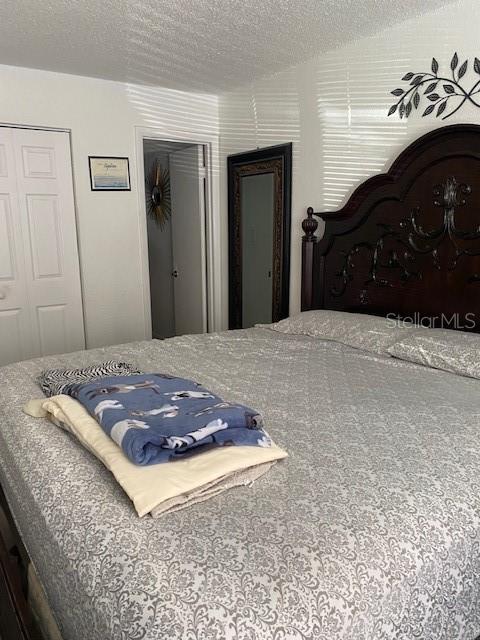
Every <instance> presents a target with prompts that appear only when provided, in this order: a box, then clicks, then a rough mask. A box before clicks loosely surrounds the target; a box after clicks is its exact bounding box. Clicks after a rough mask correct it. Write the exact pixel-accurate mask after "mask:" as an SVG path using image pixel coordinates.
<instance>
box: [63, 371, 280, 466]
mask: <svg viewBox="0 0 480 640" xmlns="http://www.w3.org/2000/svg"><path fill="white" fill-rule="evenodd" d="M62 392H63V393H65V394H67V395H70V396H72V397H73V398H75V399H76V400H78V402H80V403H81V404H82V405H83V406H84V407H85V409H86V410H87V411H88V413H89V414H90V415H91V416H93V417H94V418H95V419H96V420H97V422H98V423H99V424H100V426H101V427H102V429H103V430H104V431H105V433H106V434H107V435H109V436H110V437H111V438H112V440H114V441H115V442H116V443H117V444H118V445H119V446H120V447H122V449H123V451H124V452H125V454H126V455H127V457H128V458H129V459H130V460H131V461H132V462H134V463H135V464H140V465H147V464H155V463H159V462H169V461H171V460H178V459H181V458H184V457H185V456H188V455H192V454H197V453H200V452H202V451H206V450H208V449H210V448H212V447H224V446H232V445H237V446H239V445H241V446H245V445H247V446H261V447H269V446H271V440H270V438H269V437H268V435H267V433H266V432H265V431H263V430H262V426H263V422H262V418H261V416H260V415H259V414H258V413H257V412H256V411H254V410H253V409H250V408H249V407H245V406H243V405H241V404H236V403H231V402H224V401H223V400H222V399H221V398H219V397H218V396H216V395H215V394H213V393H211V392H210V391H208V390H207V389H205V388H204V387H202V386H201V385H200V384H198V383H197V382H194V381H192V380H186V379H184V378H177V377H175V376H170V375H167V374H163V373H155V374H151V373H149V374H138V375H126V376H111V377H106V378H100V379H98V380H93V381H91V382H86V383H80V384H78V383H72V384H70V385H66V386H65V387H64V388H63V391H62Z"/></svg>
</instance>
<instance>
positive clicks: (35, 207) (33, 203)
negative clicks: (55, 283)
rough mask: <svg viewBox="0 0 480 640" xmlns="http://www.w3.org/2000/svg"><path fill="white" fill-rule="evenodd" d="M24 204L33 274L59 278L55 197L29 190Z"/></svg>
mask: <svg viewBox="0 0 480 640" xmlns="http://www.w3.org/2000/svg"><path fill="white" fill-rule="evenodd" d="M26 204H27V215H28V234H29V237H30V247H29V249H30V250H31V256H32V268H33V278H34V279H35V280H38V279H39V278H60V277H61V276H62V275H64V273H63V264H62V263H63V258H62V237H61V232H60V225H61V223H60V213H59V206H58V197H57V196H56V195H46V194H40V195H38V194H29V195H27V201H26Z"/></svg>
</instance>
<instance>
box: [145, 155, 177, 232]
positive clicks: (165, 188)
mask: <svg viewBox="0 0 480 640" xmlns="http://www.w3.org/2000/svg"><path fill="white" fill-rule="evenodd" d="M145 187H146V188H145V193H146V196H147V214H148V216H149V217H150V218H152V220H155V222H156V223H157V224H158V225H159V226H160V228H162V227H163V226H164V225H165V223H166V222H167V220H168V219H169V218H170V216H171V214H172V201H171V197H170V173H169V171H168V169H167V168H163V167H162V165H161V164H160V163H159V162H158V160H157V161H155V162H154V163H153V165H152V168H151V170H150V173H149V175H148V176H147V177H146V178H145Z"/></svg>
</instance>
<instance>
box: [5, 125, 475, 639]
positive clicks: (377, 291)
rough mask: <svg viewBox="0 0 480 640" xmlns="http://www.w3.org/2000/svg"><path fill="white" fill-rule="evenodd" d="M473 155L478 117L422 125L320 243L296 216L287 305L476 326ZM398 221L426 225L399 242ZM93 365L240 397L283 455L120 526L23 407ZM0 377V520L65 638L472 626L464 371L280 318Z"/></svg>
mask: <svg viewBox="0 0 480 640" xmlns="http://www.w3.org/2000/svg"><path fill="white" fill-rule="evenodd" d="M479 150H480V127H473V126H454V127H446V128H444V129H440V130H437V131H435V132H433V133H431V134H428V135H427V136H426V137H424V138H422V139H420V140H419V141H417V142H416V143H415V144H414V145H413V146H411V147H410V148H409V149H407V150H406V151H405V152H404V153H403V154H402V155H401V156H400V158H399V159H398V160H397V161H396V163H394V165H393V167H392V170H391V171H390V172H389V174H386V175H385V176H380V177H379V176H377V177H376V178H374V179H372V180H370V181H368V182H367V183H365V184H364V185H362V186H361V187H360V188H359V189H358V190H357V192H355V194H354V195H353V196H352V198H351V200H350V201H349V203H347V205H346V207H345V208H344V209H342V210H341V211H339V212H337V213H334V214H321V216H320V217H323V219H324V220H325V224H326V230H325V235H324V239H323V240H321V241H318V239H317V237H316V236H315V229H316V225H317V221H316V216H315V214H314V212H313V210H311V209H310V210H309V211H308V215H307V218H306V220H305V221H304V223H303V228H304V231H305V236H304V238H303V271H302V305H303V308H304V310H314V309H327V310H329V309H333V310H336V311H339V312H352V311H353V312H358V311H360V312H362V313H365V314H373V315H377V316H387V315H388V314H394V315H395V316H397V315H398V316H401V317H402V318H405V317H406V316H408V315H409V314H410V315H411V314H413V313H418V314H421V316H422V318H425V317H434V318H437V319H435V320H434V321H433V322H434V324H435V323H437V324H438V323H439V322H440V320H439V319H438V318H439V316H440V314H441V313H444V314H445V315H446V316H447V317H450V316H451V315H452V314H457V315H456V316H455V317H456V318H457V321H458V324H459V325H460V324H462V323H463V324H465V323H467V321H469V320H471V318H470V315H468V317H467V314H471V313H472V314H474V320H473V326H470V325H471V323H470V322H469V328H471V329H473V330H474V331H475V330H476V331H479V330H480V324H477V323H476V322H475V314H476V313H478V311H479V306H480V298H479V294H478V287H479V286H480V284H479V282H480V277H479V275H478V274H480V235H479V231H478V229H477V227H478V226H479V224H480V214H479V213H478V209H479V207H478V204H480V188H478V187H477V184H478V183H479V180H478V177H479V176H480V164H479ZM453 179H455V184H456V185H457V187H456V188H454V184H453V182H452V180H453ZM447 181H448V183H447ZM441 185H444V186H443V187H442V186H441ZM445 185H447V186H445ZM469 185H470V186H469ZM432 199H433V200H434V201H435V202H438V203H440V204H438V205H436V204H433V203H432ZM417 207H418V209H417ZM412 211H415V212H416V213H414V214H413V216H414V218H415V220H414V227H415V228H416V229H417V230H420V231H421V233H420V235H422V234H423V235H425V234H427V235H428V237H425V238H422V239H421V241H420V240H416V239H415V238H413V244H412V242H411V240H410V234H412V233H414V231H412V228H413V227H412V219H411V217H410V218H408V216H411V215H412ZM457 211H461V217H460V216H459V217H458V219H456V218H455V214H456V212H457ZM420 216H426V217H425V218H422V222H420ZM405 220H407V221H405ZM408 220H410V222H408ZM444 227H445V231H443V228H444ZM456 233H457V235H458V233H460V234H463V237H462V238H456V235H455V234H456ZM465 234H468V237H467V236H465ZM436 243H437V244H436ZM427 244H428V247H427V246H426V245H427ZM400 247H402V250H400ZM415 247H416V249H415ZM452 247H453V248H452ZM459 247H460V248H459ZM417 249H418V251H417ZM427 249H430V250H427ZM460 254H461V255H460ZM455 258H456V262H455ZM463 324H462V326H463ZM106 359H118V360H121V361H126V362H131V363H132V364H134V365H136V366H138V367H139V368H141V369H143V370H145V371H149V370H154V369H155V370H157V369H159V368H161V369H162V370H165V371H169V372H171V373H173V374H176V375H180V376H184V377H194V378H195V379H198V380H199V381H201V382H202V383H203V384H204V385H205V386H206V387H207V388H210V389H212V390H214V391H215V392H216V393H218V394H219V395H221V396H222V397H224V398H225V399H226V400H232V401H236V402H242V403H245V404H249V405H252V406H255V407H257V408H258V409H260V410H261V412H262V414H263V416H264V418H265V421H266V424H267V426H268V430H269V432H270V434H271V435H272V437H273V438H274V440H275V441H276V442H277V443H278V444H279V445H280V446H282V447H283V448H285V449H286V450H287V451H288V452H289V458H288V459H287V460H286V461H283V462H281V463H279V464H277V465H276V466H275V467H274V468H273V469H272V470H271V471H270V472H269V473H268V474H266V475H265V476H264V477H263V478H262V479H260V480H259V481H257V482H256V483H255V484H254V485H253V486H252V487H248V488H241V489H235V490H232V491H229V492H226V493H224V494H222V495H221V496H218V497H216V498H215V499H212V500H209V501H207V502H205V503H203V504H201V505H197V506H193V507H191V508H190V509H187V510H184V511H180V512H177V513H173V514H169V515H166V516H164V517H162V518H161V519H159V520H154V519H152V518H150V517H145V518H142V519H140V518H138V517H137V515H136V514H135V512H134V511H133V509H132V506H131V504H130V503H129V501H128V500H127V498H126V496H125V495H124V494H123V493H122V491H121V489H120V488H119V486H118V485H116V484H115V482H114V481H113V480H112V478H111V476H110V475H109V473H108V471H107V470H106V469H105V468H104V467H103V466H102V465H101V464H100V463H99V462H98V461H97V460H96V459H95V458H94V457H93V456H92V455H91V454H89V453H88V452H87V451H85V450H84V449H82V448H81V447H80V446H78V444H77V443H76V442H75V441H74V440H73V439H72V438H71V437H70V436H69V434H67V433H65V432H63V431H62V430H60V429H58V428H56V427H55V426H54V425H52V424H50V423H48V422H47V421H44V420H34V419H32V418H29V417H28V416H26V415H25V414H24V413H23V412H22V406H23V405H24V403H25V402H26V401H27V400H29V399H31V398H32V397H37V396H38V395H39V388H38V386H37V385H36V383H35V377H36V375H37V374H38V373H39V372H40V371H41V370H42V369H44V368H50V367H55V366H62V365H65V366H68V367H72V366H84V365H89V364H93V363H100V362H102V361H104V360H106ZM0 385H1V386H0V388H1V398H0V481H1V485H2V487H3V491H4V493H5V496H6V501H7V503H8V504H7V510H8V513H9V514H10V515H11V516H13V520H14V525H15V526H14V529H15V530H16V531H18V532H19V534H20V536H21V541H22V542H21V546H22V548H24V550H25V557H27V556H28V558H29V559H30V561H31V563H32V564H33V565H34V567H35V570H36V573H37V574H38V576H39V579H40V581H41V583H42V585H43V587H44V589H45V592H46V594H47V597H48V602H49V606H50V608H51V610H52V612H53V615H54V616H55V619H56V621H57V623H58V627H59V629H60V631H61V634H62V636H63V638H64V640H107V639H114V638H115V640H117V639H120V638H122V639H125V640H126V639H127V638H128V639H132V640H133V639H135V640H140V639H145V640H153V639H155V640H159V639H162V640H163V639H164V638H165V639H166V638H168V639H169V640H180V639H182V640H189V639H190V640H194V639H195V640H197V639H202V640H203V639H207V638H208V639H212V640H213V639H222V640H224V639H225V640H227V639H228V640H233V639H235V640H240V639H242V640H246V639H248V640H297V639H298V640H300V639H302V640H306V639H312V640H313V639H315V640H393V639H395V640H397V639H405V640H407V639H408V640H411V639H412V638H421V639H422V640H474V638H476V637H477V636H478V635H479V633H480V580H479V578H478V576H479V575H480V444H479V439H478V433H479V422H480V404H479V397H480V396H479V392H480V380H478V379H474V378H472V377H467V376H466V375H457V374H455V373H452V372H447V371H442V370H439V369H436V368H432V367H428V366H424V365H423V366H422V365H419V364H415V363H412V362H408V361H406V360H402V359H399V358H395V357H391V356H390V355H388V354H386V355H385V354H382V353H376V352H375V351H374V350H370V349H365V348H361V345H360V347H359V346H358V345H357V346H355V345H354V346H352V345H348V344H345V343H342V342H341V341H337V340H325V339H321V338H319V337H317V336H314V335H299V334H298V333H295V332H294V331H288V325H287V330H285V328H284V330H283V331H279V330H274V328H268V327H257V328H252V329H246V330H239V331H230V332H224V333H217V334H207V335H202V336H182V337H179V338H174V339H171V340H165V341H150V342H138V343H132V344H127V345H119V346H115V347H108V348H104V349H96V350H91V351H86V352H79V353H76V354H68V355H62V356H51V357H48V358H42V359H38V360H33V361H27V362H21V363H18V364H14V365H9V366H7V367H4V368H2V369H0ZM5 546H8V545H5ZM20 555H22V554H20ZM0 558H2V555H1V554H0ZM4 566H5V564H4ZM17 586H18V585H17ZM11 590H14V589H11ZM24 590H25V586H24V587H23V591H24ZM21 591H22V589H21V588H20V587H19V588H18V589H17V595H18V594H19V593H21ZM14 608H15V607H14ZM19 608H21V607H20V605H18V606H17V618H18V619H24V616H23V614H22V612H21V611H18V609H19ZM86 612H87V613H86ZM21 633H24V634H25V635H24V636H19V637H28V633H29V631H28V630H26V628H24V629H23V630H22V631H21ZM12 637H13V636H12Z"/></svg>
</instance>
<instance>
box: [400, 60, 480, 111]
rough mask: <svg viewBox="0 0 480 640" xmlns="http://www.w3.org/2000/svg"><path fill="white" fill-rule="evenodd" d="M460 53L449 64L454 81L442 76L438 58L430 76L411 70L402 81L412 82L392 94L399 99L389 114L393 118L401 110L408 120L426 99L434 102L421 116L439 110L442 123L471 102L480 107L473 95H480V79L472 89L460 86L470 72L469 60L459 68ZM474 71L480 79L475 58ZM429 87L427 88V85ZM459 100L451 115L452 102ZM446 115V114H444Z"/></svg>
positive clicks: (478, 66)
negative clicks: (448, 109) (407, 86)
mask: <svg viewBox="0 0 480 640" xmlns="http://www.w3.org/2000/svg"><path fill="white" fill-rule="evenodd" d="M458 62H459V59H458V54H457V53H456V52H455V53H454V54H453V57H452V60H451V62H450V70H451V75H452V77H451V78H447V77H443V76H442V75H439V65H438V62H437V60H436V59H435V58H433V59H432V66H431V69H432V71H431V73H430V72H417V73H414V72H413V71H409V72H408V73H406V74H405V75H404V76H403V78H402V80H403V81H404V82H409V83H410V86H409V88H407V89H401V88H398V89H394V90H393V91H392V92H391V93H392V95H394V96H396V97H398V100H397V102H396V103H395V104H393V105H392V106H391V107H390V110H389V112H388V115H389V116H391V115H392V114H394V113H395V112H396V111H397V110H398V115H399V116H400V118H403V117H405V118H408V117H409V116H410V114H411V113H412V112H413V111H414V110H416V109H418V107H419V106H420V102H421V98H422V97H423V96H425V97H426V98H427V100H429V101H430V102H431V104H429V105H428V106H427V108H426V109H425V110H424V112H423V113H422V116H428V115H430V114H431V113H433V112H434V111H435V109H436V114H435V116H436V117H437V118H438V117H440V116H442V120H445V119H446V118H449V117H450V116H452V115H453V114H454V113H455V112H457V111H458V110H459V109H460V108H461V107H462V106H463V105H464V104H465V102H470V103H471V104H473V105H475V106H476V107H480V102H477V101H476V100H474V98H473V96H475V95H477V94H478V93H480V79H479V80H477V82H475V83H474V84H473V86H472V88H471V89H470V90H467V89H464V88H463V87H462V85H461V84H460V80H461V79H462V78H463V76H464V75H465V74H466V72H467V69H468V60H465V62H463V63H462V64H461V65H460V67H459V66H458ZM473 70H474V71H475V73H476V74H478V75H479V76H480V60H479V59H478V58H475V60H474V62H473ZM425 85H426V86H425ZM452 99H453V100H454V101H455V99H457V100H458V104H457V105H456V106H455V107H454V108H453V109H452V110H451V111H449V112H448V113H445V111H447V106H449V107H450V105H451V102H450V101H451V100H452ZM444 113H445V115H443V114H444Z"/></svg>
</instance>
